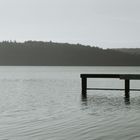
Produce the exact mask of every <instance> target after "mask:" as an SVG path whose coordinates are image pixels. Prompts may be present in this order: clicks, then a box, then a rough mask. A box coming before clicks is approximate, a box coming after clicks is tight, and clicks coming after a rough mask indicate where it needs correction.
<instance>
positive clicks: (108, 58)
mask: <svg viewBox="0 0 140 140" xmlns="http://www.w3.org/2000/svg"><path fill="white" fill-rule="evenodd" d="M0 65H28V66H30V65H31V66H140V55H135V54H133V53H132V54H128V53H125V52H120V51H117V50H110V49H107V50H103V49H101V48H98V47H90V46H84V45H80V44H68V43H54V42H42V41H26V42H24V43H17V42H7V41H3V42H0Z"/></svg>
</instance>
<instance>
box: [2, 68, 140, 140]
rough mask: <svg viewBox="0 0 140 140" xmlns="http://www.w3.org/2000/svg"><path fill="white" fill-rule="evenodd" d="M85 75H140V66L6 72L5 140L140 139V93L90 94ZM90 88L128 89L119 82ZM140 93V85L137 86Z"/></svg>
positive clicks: (91, 83)
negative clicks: (84, 92)
mask: <svg viewBox="0 0 140 140" xmlns="http://www.w3.org/2000/svg"><path fill="white" fill-rule="evenodd" d="M81 73H127V74H140V67H0V140H66V139H67V140H129V139H130V140H132V139H133V140H139V139H140V133H139V130H140V93H139V92H131V95H130V96H131V99H130V102H126V101H125V100H124V92H123V91H88V97H87V100H82V98H81V79H80V74H81ZM88 87H110V88H112V87H114V88H124V81H123V80H119V79H90V80H88ZM131 88H140V81H139V80H137V81H131Z"/></svg>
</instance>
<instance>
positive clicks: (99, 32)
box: [0, 0, 140, 48]
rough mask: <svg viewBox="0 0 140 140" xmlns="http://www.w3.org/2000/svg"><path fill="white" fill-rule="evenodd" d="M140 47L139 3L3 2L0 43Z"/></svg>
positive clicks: (130, 0)
mask: <svg viewBox="0 0 140 140" xmlns="http://www.w3.org/2000/svg"><path fill="white" fill-rule="evenodd" d="M2 40H17V41H24V40H43V41H50V40H52V41H54V42H69V43H81V44H87V45H92V46H99V47H103V48H109V47H110V48H113V47H134V48H135V47H140V0H0V41H2Z"/></svg>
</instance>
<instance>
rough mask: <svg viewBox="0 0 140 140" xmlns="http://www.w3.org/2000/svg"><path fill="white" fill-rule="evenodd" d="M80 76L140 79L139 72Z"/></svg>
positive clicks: (84, 76) (83, 76)
mask: <svg viewBox="0 0 140 140" xmlns="http://www.w3.org/2000/svg"><path fill="white" fill-rule="evenodd" d="M80 77H81V78H119V79H130V80H140V74H81V75H80Z"/></svg>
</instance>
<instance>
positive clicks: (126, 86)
mask: <svg viewBox="0 0 140 140" xmlns="http://www.w3.org/2000/svg"><path fill="white" fill-rule="evenodd" d="M129 91H130V80H129V79H125V98H129V96H130V95H129Z"/></svg>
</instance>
